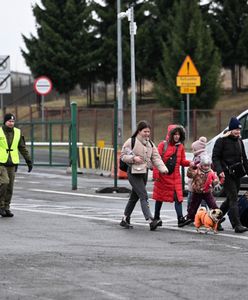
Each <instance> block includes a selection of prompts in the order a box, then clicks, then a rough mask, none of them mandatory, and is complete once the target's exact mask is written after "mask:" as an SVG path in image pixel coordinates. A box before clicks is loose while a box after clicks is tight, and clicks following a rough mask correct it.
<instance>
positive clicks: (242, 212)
mask: <svg viewBox="0 0 248 300" xmlns="http://www.w3.org/2000/svg"><path fill="white" fill-rule="evenodd" d="M238 208H239V218H240V222H241V224H242V225H243V226H245V227H248V191H247V192H245V194H243V195H241V196H239V199H238ZM227 215H228V216H229V220H230V222H231V224H232V227H233V228H234V224H233V222H232V217H231V215H230V212H228V213H227Z"/></svg>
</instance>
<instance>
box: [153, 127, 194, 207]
mask: <svg viewBox="0 0 248 300" xmlns="http://www.w3.org/2000/svg"><path fill="white" fill-rule="evenodd" d="M176 131H179V132H180V142H183V141H184V138H185V133H184V129H183V127H182V126H179V125H169V127H168V134H167V137H166V141H167V143H168V147H167V149H166V151H165V153H164V155H163V157H162V159H163V161H164V162H165V163H166V161H167V160H168V158H169V157H170V156H171V155H172V154H173V153H175V151H176V145H175V144H174V143H173V139H172V137H173V135H174V133H175V132H176ZM177 147H178V150H177V162H176V166H175V170H174V172H173V173H172V174H170V175H167V174H166V175H163V174H161V173H159V171H158V170H157V169H156V168H154V169H153V179H154V186H153V196H152V198H153V199H154V200H157V201H163V202H173V201H174V192H176V194H177V199H178V201H179V202H182V201H183V191H182V178H181V174H180V166H184V167H188V166H189V164H190V161H189V160H186V157H185V149H184V146H183V144H181V143H180V144H179V145H178V146H177ZM163 149H164V141H163V142H161V143H159V145H158V152H159V154H160V155H162V152H163Z"/></svg>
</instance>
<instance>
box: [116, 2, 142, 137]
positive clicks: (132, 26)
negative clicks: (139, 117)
mask: <svg viewBox="0 0 248 300" xmlns="http://www.w3.org/2000/svg"><path fill="white" fill-rule="evenodd" d="M125 17H127V18H128V21H129V32H130V52H131V121H132V122H131V124H132V125H131V127H132V133H133V132H134V131H135V129H136V86H135V46H134V36H135V35H136V31H137V26H136V23H135V22H134V8H133V6H131V7H130V8H129V9H128V10H127V11H125V12H120V13H118V19H123V18H125Z"/></svg>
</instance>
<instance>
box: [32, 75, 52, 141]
mask: <svg viewBox="0 0 248 300" xmlns="http://www.w3.org/2000/svg"><path fill="white" fill-rule="evenodd" d="M52 89H53V84H52V81H51V80H50V79H49V78H48V77H46V76H40V77H38V78H36V79H35V81H34V90H35V92H36V94H38V95H40V96H41V121H42V140H43V141H44V137H45V126H44V122H45V119H44V102H45V101H44V96H46V95H48V94H49V93H50V92H51V91H52Z"/></svg>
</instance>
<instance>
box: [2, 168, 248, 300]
mask: <svg viewBox="0 0 248 300" xmlns="http://www.w3.org/2000/svg"><path fill="white" fill-rule="evenodd" d="M118 183H119V185H120V186H126V187H128V186H129V185H128V182H127V181H126V180H123V181H118ZM112 185H113V179H111V178H105V177H100V176H93V175H92V176H90V175H87V176H86V175H78V190H76V191H72V190H71V177H70V175H67V174H66V172H65V169H62V168H53V169H52V168H51V169H49V168H41V167H39V168H38V167H35V168H34V170H33V171H32V173H27V168H26V167H20V168H19V170H18V173H17V176H16V185H15V191H14V196H13V204H12V211H13V212H14V214H15V217H14V218H2V219H1V220H0V222H1V251H0V261H1V273H0V287H1V289H0V299H6V300H7V299H11V300H17V299H18V300H19V299H20V300H26V299H29V300H30V299H53V300H55V299H56V300H68V299H70V300H71V299H73V300H74V299H75V300H77V299H78V300H79V299H80V300H81V299H87V300H91V299H92V300H93V299H97V300H98V299H99V300H105V299H106V300H107V299H116V300H125V299H132V300H133V299H169V300H174V299H175V300H176V299H177V300H178V299H185V300H186V299H202V300H205V299H215V300H216V299H221V300H223V299H234V298H235V300H238V299H246V297H247V287H246V285H247V273H248V271H247V256H248V249H247V248H248V247H247V240H248V233H244V234H235V233H234V232H233V230H232V229H231V226H230V223H229V222H228V221H226V222H224V223H223V226H224V229H225V230H224V232H221V233H219V234H217V235H215V234H208V235H205V234H197V233H196V232H195V230H194V228H193V227H192V226H188V227H187V228H181V229H180V228H178V227H177V221H176V214H175V211H174V207H173V205H172V204H165V205H164V206H163V208H162V219H163V222H164V226H163V227H162V228H159V229H158V230H157V231H155V232H151V231H150V230H149V228H148V225H147V224H146V222H145V220H144V218H143V215H142V213H141V210H140V206H139V205H137V207H136V209H135V211H134V214H133V218H132V223H133V225H134V229H130V230H127V229H123V228H121V227H120V226H119V222H120V219H121V216H122V214H123V209H124V207H125V204H126V202H127V199H128V194H99V193H96V189H98V188H103V187H107V186H112ZM148 190H149V192H151V190H152V182H151V181H149V183H148ZM221 200H223V199H218V203H220V202H219V201H221ZM150 204H151V208H152V211H153V208H154V202H153V201H152V200H151V201H150ZM185 205H186V203H185V202H184V211H185V213H186V210H185Z"/></svg>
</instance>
